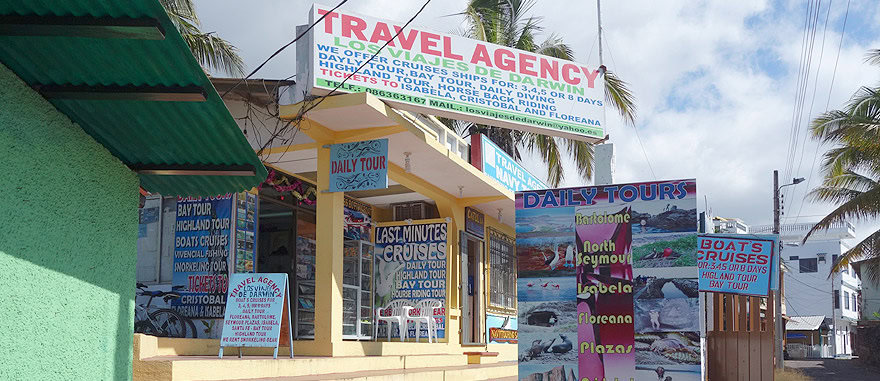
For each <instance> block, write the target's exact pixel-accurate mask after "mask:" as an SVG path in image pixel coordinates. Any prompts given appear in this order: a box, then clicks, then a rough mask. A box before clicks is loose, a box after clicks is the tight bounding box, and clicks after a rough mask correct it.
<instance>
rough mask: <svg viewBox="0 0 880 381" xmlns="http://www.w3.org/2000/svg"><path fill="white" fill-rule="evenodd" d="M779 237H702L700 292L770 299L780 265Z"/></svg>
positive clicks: (699, 246) (700, 248)
mask: <svg viewBox="0 0 880 381" xmlns="http://www.w3.org/2000/svg"><path fill="white" fill-rule="evenodd" d="M777 242H778V241H777V239H776V236H745V237H735V236H732V235H711V234H707V235H701V236H700V237H699V244H698V249H697V267H698V268H699V271H700V274H699V280H700V291H711V292H724V293H731V294H742V295H753V296H767V295H769V293H770V290H771V288H775V287H773V286H774V285H773V284H772V279H773V275H774V274H776V271H774V263H776V259H775V257H776V246H777Z"/></svg>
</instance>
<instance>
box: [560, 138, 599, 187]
mask: <svg viewBox="0 0 880 381" xmlns="http://www.w3.org/2000/svg"><path fill="white" fill-rule="evenodd" d="M563 141H564V142H565V146H566V148H567V151H568V154H569V155H570V156H571V157H572V158H574V163H575V164H576V165H577V169H578V174H579V175H580V176H581V178H582V179H584V180H586V181H589V180H590V179H592V178H593V145H592V144H589V143H586V142H583V141H580V140H573V139H564V140H563Z"/></svg>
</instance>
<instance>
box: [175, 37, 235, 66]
mask: <svg viewBox="0 0 880 381" xmlns="http://www.w3.org/2000/svg"><path fill="white" fill-rule="evenodd" d="M182 36H183V40H184V41H185V42H186V44H187V45H189V49H190V50H191V51H192V52H193V55H194V56H196V59H198V61H199V62H200V63H202V65H206V66H208V67H209V68H211V69H214V70H222V71H224V72H226V73H228V74H230V75H233V76H238V77H241V76H243V75H244V61H243V60H242V59H241V56H239V55H238V48H236V47H235V46H233V45H232V44H230V43H229V41H226V40H224V39H222V38H220V37H217V36H216V35H214V34H213V33H187V34H183V35H182Z"/></svg>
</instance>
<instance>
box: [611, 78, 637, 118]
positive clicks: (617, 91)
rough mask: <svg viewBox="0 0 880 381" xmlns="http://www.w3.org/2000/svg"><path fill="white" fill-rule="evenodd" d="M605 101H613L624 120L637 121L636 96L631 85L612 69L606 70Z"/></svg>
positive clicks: (612, 103)
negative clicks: (630, 87) (631, 89)
mask: <svg viewBox="0 0 880 381" xmlns="http://www.w3.org/2000/svg"><path fill="white" fill-rule="evenodd" d="M605 101H607V102H608V103H611V105H612V106H614V108H616V109H617V112H618V113H619V114H620V117H621V118H623V120H624V122H626V123H627V124H629V125H633V126H634V125H635V123H636V97H635V95H633V93H632V91H630V89H629V86H628V85H627V83H626V82H624V81H623V80H622V79H620V78H618V77H617V75H615V74H614V73H613V72H611V71H610V70H606V71H605Z"/></svg>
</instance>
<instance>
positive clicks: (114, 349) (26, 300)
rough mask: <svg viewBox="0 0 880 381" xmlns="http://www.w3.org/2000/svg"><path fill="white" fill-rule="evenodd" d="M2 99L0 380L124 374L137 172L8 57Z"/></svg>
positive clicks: (127, 371)
mask: <svg viewBox="0 0 880 381" xmlns="http://www.w3.org/2000/svg"><path fill="white" fill-rule="evenodd" d="M0 105H2V106H0V152H2V158H3V167H2V170H0V173H2V176H0V178H2V181H0V226H2V228H0V269H2V271H0V285H2V286H3V291H2V293H3V295H2V297H0V335H2V340H0V342H2V343H3V348H4V349H3V350H2V351H0V379H3V380H24V379H39V380H127V379H130V378H131V361H132V358H131V356H132V315H133V306H134V302H133V301H134V288H133V284H134V279H135V278H134V277H135V258H136V241H137V218H138V216H137V204H138V179H137V176H136V175H135V174H134V173H132V172H131V171H129V170H128V169H127V168H126V167H125V166H124V165H123V164H122V163H121V162H120V161H119V160H118V159H117V158H115V157H114V156H113V155H111V154H110V152H108V151H107V150H106V149H105V148H104V147H103V146H101V145H100V144H98V143H97V142H95V141H94V140H93V139H92V138H91V137H89V136H88V135H87V134H86V133H85V132H84V131H83V130H82V129H81V128H80V127H79V126H78V125H76V124H74V123H72V122H71V121H70V120H69V119H68V118H67V117H66V116H64V115H63V114H61V113H59V112H58V111H57V110H56V109H55V108H54V107H53V106H52V105H51V104H49V103H48V102H47V101H46V100H45V99H44V98H42V97H41V96H40V95H38V94H37V93H36V92H34V91H33V90H31V89H30V88H29V87H28V86H27V85H26V84H25V83H24V82H22V81H21V80H20V79H19V78H18V77H17V76H16V75H15V74H14V73H12V72H11V71H10V70H9V69H8V68H6V67H5V66H3V65H0ZM120 128H126V127H125V126H124V125H120Z"/></svg>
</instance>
